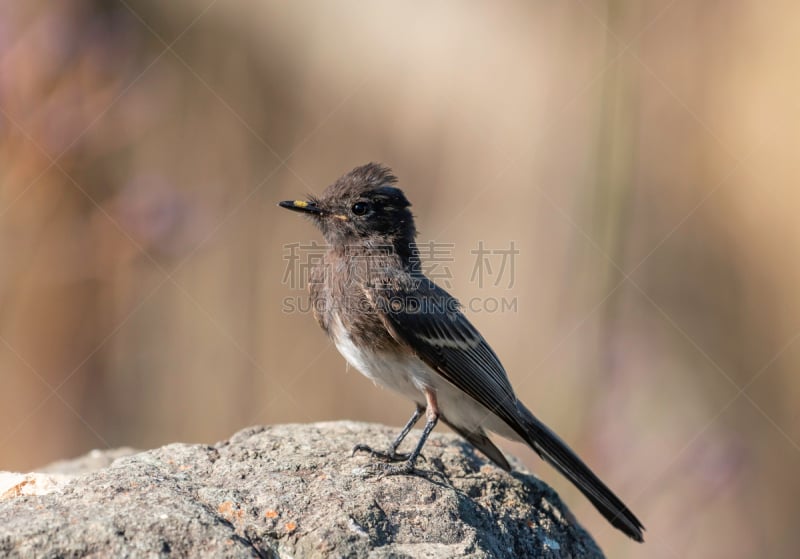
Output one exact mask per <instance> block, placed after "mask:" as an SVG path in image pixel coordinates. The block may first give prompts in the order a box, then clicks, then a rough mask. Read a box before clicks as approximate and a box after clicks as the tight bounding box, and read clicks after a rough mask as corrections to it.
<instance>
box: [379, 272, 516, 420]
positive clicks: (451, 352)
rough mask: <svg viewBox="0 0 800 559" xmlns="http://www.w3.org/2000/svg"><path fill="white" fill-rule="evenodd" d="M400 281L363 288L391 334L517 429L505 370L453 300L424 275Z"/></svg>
mask: <svg viewBox="0 0 800 559" xmlns="http://www.w3.org/2000/svg"><path fill="white" fill-rule="evenodd" d="M404 283H405V285H398V282H396V281H393V282H387V283H386V284H383V285H373V286H367V287H366V288H365V290H366V293H367V297H368V298H369V300H370V301H371V302H372V304H373V305H374V308H375V310H376V312H377V313H378V314H379V316H380V317H381V320H382V321H383V323H384V325H385V326H386V328H387V329H388V330H389V332H390V333H391V334H392V336H393V337H394V338H395V339H396V340H397V341H398V342H400V343H401V344H403V345H406V346H407V347H409V348H410V349H411V350H412V351H414V353H415V354H416V355H417V356H418V357H419V358H420V359H422V360H423V361H424V362H425V363H426V364H427V365H428V366H429V367H431V368H432V369H434V370H435V371H437V372H438V373H439V374H441V375H442V376H443V377H444V378H445V379H447V380H448V381H449V382H450V383H451V384H453V385H454V386H456V387H457V388H459V389H460V390H462V391H464V392H466V393H467V394H468V395H469V396H470V397H472V399H473V400H475V401H476V402H478V403H480V404H481V405H483V406H484V407H486V408H487V409H489V410H490V411H492V412H493V413H495V414H496V415H498V416H499V417H500V418H502V419H503V420H504V421H505V422H506V423H508V424H509V426H511V427H512V428H513V427H518V426H519V419H518V416H517V413H516V402H517V398H516V396H515V395H514V391H513V389H512V388H511V383H509V381H508V377H507V375H506V372H505V369H503V366H502V365H501V364H500V360H499V359H498V358H497V355H495V353H494V351H492V348H490V347H489V344H487V343H486V340H484V339H483V336H481V335H480V333H479V332H478V330H476V329H475V327H474V326H473V325H472V324H471V323H470V321H469V320H467V317H465V316H464V314H463V313H462V312H461V310H460V305H459V303H458V301H457V300H456V299H455V298H454V297H453V296H452V295H450V294H449V293H447V292H446V291H445V290H444V289H442V288H440V287H439V286H437V285H436V284H435V283H433V282H432V281H431V280H429V279H428V278H426V277H424V276H418V277H414V278H413V280H412V281H411V283H409V282H404Z"/></svg>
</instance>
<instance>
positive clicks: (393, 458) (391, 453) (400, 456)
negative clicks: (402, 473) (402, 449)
mask: <svg viewBox="0 0 800 559" xmlns="http://www.w3.org/2000/svg"><path fill="white" fill-rule="evenodd" d="M423 411H425V407H424V406H421V405H419V404H417V409H416V410H414V414H413V415H412V416H411V419H409V420H408V422H407V423H406V425H405V427H403V430H402V431H400V434H399V435H397V438H395V440H394V442H393V443H392V444H391V445H389V450H387V451H386V452H382V451H380V450H374V449H372V448H370V447H369V446H367V445H365V444H357V445H356V446H354V447H353V454H355V453H356V452H369V453H370V454H371V455H372V456H375V457H377V458H381V459H383V460H388V461H390V462H401V461H403V460H408V458H409V457H410V456H411V455H410V454H405V453H399V452H397V447H398V446H400V443H402V442H403V439H405V438H406V435H408V432H409V431H411V429H412V428H413V427H414V425H416V424H417V421H419V418H420V416H421V415H422V412H423Z"/></svg>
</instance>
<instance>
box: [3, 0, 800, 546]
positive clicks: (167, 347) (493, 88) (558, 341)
mask: <svg viewBox="0 0 800 559" xmlns="http://www.w3.org/2000/svg"><path fill="white" fill-rule="evenodd" d="M797 37H800V5H799V4H797V3H795V2H789V1H783V2H782V1H780V0H777V1H773V2H769V3H758V2H752V1H751V2H745V1H743V0H731V1H726V2H700V1H685V0H684V1H680V0H675V1H672V0H665V1H661V0H658V1H656V0H654V1H650V2H623V1H605V2H603V1H599V0H585V1H564V2H552V1H547V0H536V1H519V2H502V3H491V4H490V3H474V2H470V3H464V2H437V3H423V2H403V3H396V2H391V3H390V2H370V3H355V2H348V3H342V2H332V1H326V2H313V3H312V2H292V3H287V2H276V1H259V2H252V1H249V2H248V1H243V0H196V1H190V0H173V1H171V2H156V1H154V0H153V1H145V0H137V1H135V2H134V1H133V0H104V1H100V0H97V1H90V0H62V1H61V2H46V1H44V0H31V1H28V2H25V3H22V2H2V3H0V469H5V470H27V469H30V468H34V467H37V466H41V465H43V464H45V463H47V462H49V461H53V460H56V459H59V458H67V457H72V456H77V455H80V454H82V453H85V452H87V451H88V450H90V449H92V448H105V447H117V446H124V445H129V446H134V447H138V448H150V447H154V446H158V445H162V444H165V443H170V442H175V441H186V442H194V441H197V442H207V443H211V442H214V441H217V440H221V439H224V438H227V437H228V436H230V435H231V434H232V433H233V432H235V431H236V430H238V429H240V428H243V427H245V426H248V425H252V424H266V423H283V422H311V421H321V420H335V419H345V418H347V419H354V420H362V421H377V422H384V423H388V424H390V425H397V426H400V425H402V424H403V423H404V422H405V420H406V419H407V416H408V415H409V414H410V412H411V409H410V407H409V405H408V403H406V402H405V401H403V400H402V399H400V398H398V397H396V396H394V395H392V394H390V393H388V392H386V391H382V390H378V389H375V388H374V387H373V386H372V385H371V383H370V382H369V381H367V380H366V379H364V378H362V377H361V376H360V375H359V374H357V373H356V372H355V371H353V370H352V369H351V370H349V371H348V370H346V367H345V362H344V360H343V359H342V358H341V357H340V356H339V355H338V353H337V352H336V350H335V348H334V347H333V346H332V345H331V344H330V343H329V342H328V341H327V340H326V338H325V336H324V334H323V332H322V331H321V330H319V329H318V327H317V325H316V323H315V321H314V320H313V318H312V317H311V316H310V315H309V314H308V313H307V312H303V309H295V307H294V306H293V305H295V303H297V302H302V301H305V285H304V274H303V267H302V264H303V260H302V259H303V258H305V256H304V253H303V252H302V251H301V254H300V258H301V260H299V261H298V260H297V259H295V258H294V256H293V253H292V251H293V250H295V249H293V248H292V246H291V245H292V243H295V244H297V243H300V244H301V246H300V247H299V248H300V249H304V248H307V247H308V243H310V242H311V241H318V242H319V241H321V238H320V236H319V234H318V233H317V232H316V231H315V230H314V229H313V228H312V227H311V225H310V224H309V223H308V222H306V221H304V220H302V219H299V218H298V216H296V215H291V214H289V213H288V212H284V211H282V210H279V209H278V208H276V206H275V203H276V202H277V201H279V200H284V199H291V198H296V197H302V196H304V195H305V194H307V193H310V192H314V193H320V192H321V191H322V189H323V188H324V187H325V186H326V185H327V184H329V183H331V182H332V181H333V180H335V179H336V178H337V177H338V176H339V175H341V174H342V173H344V172H346V171H348V170H349V169H350V168H352V167H354V166H356V165H359V164H362V163H366V162H368V161H380V162H383V163H385V164H387V165H390V166H391V167H392V168H393V169H394V171H395V173H396V174H397V175H398V176H399V178H400V185H401V187H402V188H404V189H405V191H406V193H407V195H408V196H409V198H410V199H411V200H412V202H413V203H414V210H415V214H416V216H417V224H418V228H419V230H420V241H421V242H422V243H428V242H435V243H438V245H437V246H443V247H445V249H444V252H442V251H439V252H438V253H436V254H431V253H430V252H429V260H431V262H432V263H433V264H437V263H438V266H439V267H438V270H439V272H438V275H436V276H435V277H437V279H438V280H439V281H441V282H442V283H446V284H448V285H449V287H450V289H451V290H452V291H453V293H454V294H456V295H457V296H459V298H460V299H461V300H462V301H464V302H465V303H466V302H470V308H469V309H468V314H469V316H470V318H471V319H472V320H473V322H474V323H475V324H476V326H478V328H479V329H480V330H481V331H482V332H483V334H484V335H485V336H486V338H487V339H488V340H489V341H490V342H491V344H492V345H493V346H494V349H495V350H496V351H497V353H498V354H499V355H500V357H501V358H502V360H503V362H504V364H505V366H506V368H507V369H508V372H509V376H510V377H511V380H512V382H513V383H514V385H515V387H516V388H517V392H518V394H519V395H520V397H521V399H522V400H524V401H525V402H526V403H527V404H528V406H529V407H531V408H532V409H533V410H534V411H535V412H536V413H537V415H539V416H540V417H541V418H542V419H543V420H545V421H546V422H547V423H548V424H549V425H551V426H552V427H553V428H554V429H555V430H556V431H558V432H559V433H560V434H561V436H562V437H563V438H564V439H565V440H567V441H568V442H569V443H570V444H572V445H573V446H574V447H575V448H576V450H577V451H578V452H579V454H581V455H582V456H583V457H585V459H586V460H587V462H589V463H590V464H591V465H592V466H593V467H594V468H595V469H596V470H597V471H598V472H599V473H600V474H601V477H603V478H604V479H605V480H606V481H607V482H608V484H609V485H610V486H611V487H613V488H614V489H615V490H616V491H617V492H618V493H619V494H620V495H621V496H622V497H623V498H624V500H625V501H626V502H627V503H628V504H629V505H630V506H631V508H632V509H633V510H634V511H635V512H636V514H637V515H638V516H639V517H640V518H641V519H642V520H643V521H644V524H645V525H646V526H647V528H648V532H647V534H646V537H647V540H648V541H647V543H646V544H645V545H644V546H638V545H634V544H632V543H631V542H629V541H628V540H627V539H625V538H624V537H623V536H621V535H620V534H618V533H617V532H616V531H614V530H613V529H611V528H610V527H609V526H608V525H607V524H606V522H605V521H604V520H603V519H602V518H601V517H600V516H599V515H598V514H596V513H595V512H594V510H593V509H592V507H591V505H590V504H589V503H588V502H587V501H586V500H585V499H584V498H583V497H582V496H581V495H580V494H578V493H577V491H576V490H574V489H573V488H572V487H571V486H569V484H568V483H567V482H566V481H564V480H563V479H562V478H560V477H559V476H558V475H557V474H555V472H554V471H553V470H552V469H550V468H548V467H547V466H545V465H543V464H542V463H541V462H540V461H539V460H538V458H537V457H536V456H535V455H534V453H533V452H532V451H530V450H529V449H527V448H524V447H522V446H520V445H514V444H511V443H506V442H503V448H504V449H506V450H507V451H509V452H511V453H514V454H516V455H517V456H519V457H520V458H521V459H522V460H523V461H524V462H525V463H526V464H527V465H528V466H529V467H531V468H532V469H533V470H534V471H536V472H537V473H538V474H539V475H541V477H543V478H544V479H545V480H546V481H547V482H549V483H550V484H552V485H553V486H554V487H555V488H556V489H557V490H558V491H559V492H560V493H561V495H562V497H563V498H564V500H565V502H566V503H567V504H568V506H569V507H570V508H571V509H572V511H573V512H574V513H575V514H576V515H577V517H578V518H579V519H580V521H581V522H582V523H583V524H584V525H585V526H586V527H587V528H588V529H589V530H590V532H591V533H592V534H593V535H594V536H595V537H596V539H597V540H598V542H599V543H600V545H601V547H603V549H604V550H605V552H606V553H607V555H608V556H609V557H656V558H659V557H681V558H683V557H703V558H708V557H754V556H758V557H790V556H796V555H797V553H798V550H800V532H798V531H797V529H796V523H797V518H798V515H799V514H800V482H798V478H797V472H798V469H799V468H798V467H799V466H800V421H799V420H800V417H799V416H798V406H797V402H798V399H799V398H800V375H798V374H797V368H798V365H800V341H798V337H800V297H798V295H797V286H798V284H800V259H799V258H798V257H797V254H798V251H799V250H800V227H798V224H797V217H796V212H797V211H798V210H800V190H799V189H798V186H797V184H798V179H799V178H800V158H799V157H798V152H797V146H798V145H800V138H799V137H798V136H800V126H798V113H799V112H800V107H799V106H798V104H800V103H798V99H800V74H799V73H798V71H800V59H798V39H797ZM480 247H482V249H483V250H484V251H488V252H483V253H481V252H480V251H479V249H480ZM295 248H297V246H295ZM503 255H505V256H503ZM506 256H508V259H507V261H506V264H507V265H506V266H505V267H504V266H503V264H502V259H503V258H505V257H506ZM512 259H513V266H512V265H511V264H512V262H511V260H512ZM445 274H446V276H447V277H445ZM501 276H502V277H501ZM492 301H494V303H497V302H498V301H499V302H501V303H504V304H501V305H497V306H496V305H495V304H494V303H492ZM293 309H294V310H293ZM443 429H444V428H443Z"/></svg>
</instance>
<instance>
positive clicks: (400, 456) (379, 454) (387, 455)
mask: <svg viewBox="0 0 800 559" xmlns="http://www.w3.org/2000/svg"><path fill="white" fill-rule="evenodd" d="M356 452H368V453H370V454H371V455H372V456H374V457H375V458H380V459H381V460H386V461H388V462H402V461H404V460H408V459H409V457H410V456H411V455H410V454H406V453H403V452H395V451H394V450H389V451H388V452H383V451H380V450H375V449H373V448H372V447H369V446H367V445H365V444H357V445H356V446H354V447H353V453H352V454H351V455H350V456H355V455H356Z"/></svg>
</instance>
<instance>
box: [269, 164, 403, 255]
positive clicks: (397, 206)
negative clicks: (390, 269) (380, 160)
mask: <svg viewBox="0 0 800 559" xmlns="http://www.w3.org/2000/svg"><path fill="white" fill-rule="evenodd" d="M396 184H397V178H396V177H395V176H394V175H393V174H392V171H391V170H390V169H389V168H388V167H384V166H382V165H379V164H377V163H368V164H366V165H362V166H361V167H356V168H355V169H353V170H352V171H350V172H349V173H347V174H346V175H344V176H342V177H341V178H339V179H338V180H337V181H336V182H334V183H333V184H331V185H330V186H328V187H327V188H326V189H325V191H324V192H323V193H322V196H319V197H316V196H310V197H309V199H308V200H288V201H286V202H280V203H279V204H278V205H279V206H281V207H282V208H286V209H289V210H294V211H297V212H301V213H303V214H305V215H306V216H308V217H310V218H311V220H312V221H313V222H314V223H315V224H316V225H317V227H319V228H320V230H321V231H322V234H323V236H324V237H325V240H326V241H327V242H328V243H329V244H330V245H332V246H334V247H343V246H347V245H349V244H357V243H363V242H365V241H367V242H370V243H372V244H380V243H384V244H391V245H394V246H396V247H399V246H406V247H407V246H408V245H410V244H411V243H413V242H414V237H415V236H416V229H415V227H414V217H413V216H412V214H411V211H410V210H409V206H411V203H410V202H409V201H408V199H407V198H406V197H405V194H403V191H402V190H400V189H399V188H397V187H396V186H395V185H396Z"/></svg>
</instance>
